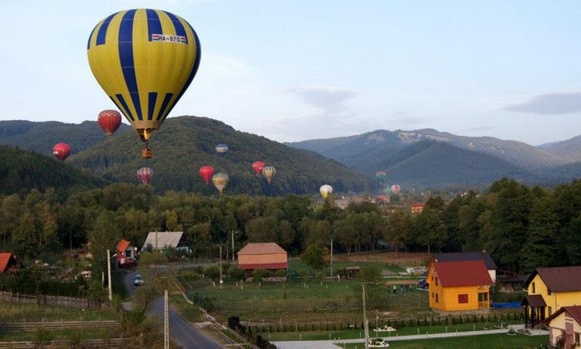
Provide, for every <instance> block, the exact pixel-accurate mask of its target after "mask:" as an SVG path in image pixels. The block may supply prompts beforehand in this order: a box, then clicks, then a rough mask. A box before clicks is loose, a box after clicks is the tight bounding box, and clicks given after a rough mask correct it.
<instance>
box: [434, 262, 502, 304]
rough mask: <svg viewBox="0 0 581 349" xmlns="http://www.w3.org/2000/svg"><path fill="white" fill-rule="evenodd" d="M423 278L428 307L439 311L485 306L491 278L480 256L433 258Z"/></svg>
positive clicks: (488, 297)
mask: <svg viewBox="0 0 581 349" xmlns="http://www.w3.org/2000/svg"><path fill="white" fill-rule="evenodd" d="M426 282H427V283H428V285H429V288H428V293H429V297H430V298H429V302H430V308H432V309H433V310H441V311H466V310H478V309H489V307H490V286H491V285H492V278H491V277H490V274H489V273H488V269H487V268H486V264H485V263H484V261H482V260H473V261H448V262H443V261H442V262H440V261H437V260H436V261H434V262H433V263H430V266H429V268H428V275H427V278H426Z"/></svg>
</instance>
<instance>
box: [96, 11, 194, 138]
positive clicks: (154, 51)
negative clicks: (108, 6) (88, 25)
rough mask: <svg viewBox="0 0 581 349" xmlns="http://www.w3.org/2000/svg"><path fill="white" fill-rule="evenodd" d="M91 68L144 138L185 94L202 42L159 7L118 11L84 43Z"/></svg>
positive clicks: (176, 18)
mask: <svg viewBox="0 0 581 349" xmlns="http://www.w3.org/2000/svg"><path fill="white" fill-rule="evenodd" d="M87 54H88V58H89V65H90V67H91V71H92V72H93V75H95V78H96V79H97V82H98V83H99V85H101V87H102V88H103V90H104V91H105V93H107V95H108V96H109V98H111V100H112V101H113V102H114V103H115V105H116V106H117V108H119V110H120V111H121V112H122V113H123V115H125V118H127V120H128V121H129V122H130V123H131V125H132V126H133V128H134V129H135V130H136V131H137V133H138V134H139V135H140V137H141V139H142V140H143V141H147V140H148V139H149V137H150V134H151V132H152V131H154V130H156V129H157V128H159V126H160V125H161V123H162V122H163V121H164V120H165V118H166V117H167V116H168V114H169V112H170V111H171V110H172V108H173V107H174V106H175V104H176V103H177V102H178V101H179V99H180V98H181V97H182V96H183V94H184V92H185V91H186V89H187V88H188V86H189V85H190V83H191V82H192V80H193V79H194V76H195V75H196V72H197V70H198V67H199V65H200V57H201V48H200V41H199V40H198V36H197V35H196V32H195V31H194V29H193V28H192V26H191V25H190V24H189V23H188V22H186V21H185V20H184V19H183V18H181V17H179V16H176V15H174V14H172V13H169V12H166V11H162V10H152V9H134V10H126V11H120V12H117V13H114V14H112V15H110V16H109V17H107V18H105V19H103V20H102V21H101V22H99V24H97V26H96V27H95V29H93V31H92V32H91V36H90V37H89V42H88V44H87Z"/></svg>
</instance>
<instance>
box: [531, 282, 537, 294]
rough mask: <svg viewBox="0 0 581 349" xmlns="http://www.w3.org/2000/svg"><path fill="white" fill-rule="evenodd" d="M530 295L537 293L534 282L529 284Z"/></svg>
mask: <svg viewBox="0 0 581 349" xmlns="http://www.w3.org/2000/svg"><path fill="white" fill-rule="evenodd" d="M531 293H537V291H536V287H535V283H534V282H533V283H532V284H531Z"/></svg>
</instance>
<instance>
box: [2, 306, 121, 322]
mask: <svg viewBox="0 0 581 349" xmlns="http://www.w3.org/2000/svg"><path fill="white" fill-rule="evenodd" d="M0 314H2V316H1V318H2V321H7V322H40V321H92V320H119V315H118V314H117V313H115V311H114V310H111V309H102V310H87V311H85V310H81V309H76V308H67V307H58V306H51V305H37V304H23V303H9V302H0Z"/></svg>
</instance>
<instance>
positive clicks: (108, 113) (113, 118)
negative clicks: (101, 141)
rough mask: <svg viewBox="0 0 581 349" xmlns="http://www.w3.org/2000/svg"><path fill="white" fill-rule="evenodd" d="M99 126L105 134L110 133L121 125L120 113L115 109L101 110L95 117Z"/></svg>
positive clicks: (108, 134)
mask: <svg viewBox="0 0 581 349" xmlns="http://www.w3.org/2000/svg"><path fill="white" fill-rule="evenodd" d="M97 121H98V123H99V126H101V128H102V129H103V131H105V134H106V135H107V136H110V135H112V134H113V133H115V131H117V129H118V128H119V126H120V125H121V114H120V113H119V112H118V111H117V110H111V109H107V110H103V111H102V112H100V113H99V116H98V119H97Z"/></svg>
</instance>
